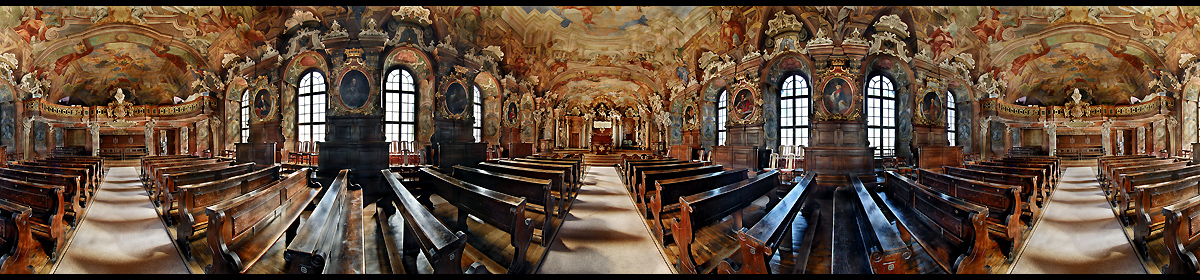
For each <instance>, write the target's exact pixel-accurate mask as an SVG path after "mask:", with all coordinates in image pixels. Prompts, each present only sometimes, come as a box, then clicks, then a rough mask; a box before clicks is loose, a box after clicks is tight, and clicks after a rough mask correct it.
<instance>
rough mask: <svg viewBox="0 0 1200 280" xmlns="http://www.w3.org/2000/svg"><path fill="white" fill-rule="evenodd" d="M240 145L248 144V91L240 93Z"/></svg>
mask: <svg viewBox="0 0 1200 280" xmlns="http://www.w3.org/2000/svg"><path fill="white" fill-rule="evenodd" d="M240 120H242V143H250V90H249V89H247V90H246V92H243V93H242V118H241V119H240Z"/></svg>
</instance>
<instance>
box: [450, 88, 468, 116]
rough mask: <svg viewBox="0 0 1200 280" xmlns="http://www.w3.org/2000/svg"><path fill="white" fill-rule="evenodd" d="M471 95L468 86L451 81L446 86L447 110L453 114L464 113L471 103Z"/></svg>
mask: <svg viewBox="0 0 1200 280" xmlns="http://www.w3.org/2000/svg"><path fill="white" fill-rule="evenodd" d="M468 103H469V97H468V96H467V88H466V87H463V85H462V84H460V83H451V84H450V86H449V87H446V104H445V106H446V110H447V111H449V112H450V113H451V114H455V115H457V114H462V113H463V112H466V111H467V106H468V105H470V104H468Z"/></svg>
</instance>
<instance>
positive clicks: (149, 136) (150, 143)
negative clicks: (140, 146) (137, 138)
mask: <svg viewBox="0 0 1200 280" xmlns="http://www.w3.org/2000/svg"><path fill="white" fill-rule="evenodd" d="M156 123H157V122H156V121H154V119H150V121H147V122H146V127H145V128H146V137H145V139H146V154H148V155H152V156H153V155H155V154H157V153H158V149H156V148H155V145H154V125H155V124H156Z"/></svg>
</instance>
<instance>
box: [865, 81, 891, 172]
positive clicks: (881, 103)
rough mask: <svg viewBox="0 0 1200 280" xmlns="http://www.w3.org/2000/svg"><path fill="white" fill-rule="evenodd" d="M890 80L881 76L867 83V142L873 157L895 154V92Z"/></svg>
mask: <svg viewBox="0 0 1200 280" xmlns="http://www.w3.org/2000/svg"><path fill="white" fill-rule="evenodd" d="M894 88H895V87H894V86H893V85H892V80H891V79H888V78H887V77H884V76H882V75H876V76H874V77H871V80H870V82H867V92H866V96H867V141H870V142H871V143H870V145H871V146H872V147H875V156H892V155H895V154H896V91H895V90H894Z"/></svg>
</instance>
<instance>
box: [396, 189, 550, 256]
mask: <svg viewBox="0 0 1200 280" xmlns="http://www.w3.org/2000/svg"><path fill="white" fill-rule="evenodd" d="M417 176H418V177H419V178H420V179H418V181H417V182H414V184H419V185H424V186H423V187H421V188H424V189H431V190H433V191H434V192H435V193H437V195H438V196H440V197H442V199H445V200H446V201H447V202H449V203H450V204H451V205H454V207H455V208H457V209H458V213H457V215H458V217H457V218H456V219H455V222H456V224H455V225H454V228H455V229H457V230H460V231H466V232H472V231H471V230H470V229H468V228H467V220H468V219H469V218H468V217H467V215H471V216H475V217H476V218H479V220H481V221H483V223H485V224H487V225H490V226H492V227H495V228H496V229H498V230H500V231H503V232H504V233H507V234H508V235H509V242H508V246H510V247H511V249H512V254H511V256H512V260H508V261H507V265H505V268H506V269H507V270H508V271H506V273H508V274H524V273H528V272H529V271H530V270H531V269H532V267H531V265H530V263H529V260H528V259H527V256H526V255H527V252H528V251H529V245H530V244H531V242H532V240H533V228H534V225H533V220H531V219H527V218H525V213H526V212H525V199H524V198H519V197H514V196H511V195H507V194H504V193H501V192H497V191H493V190H489V189H485V188H481V187H479V186H476V185H474V184H471V183H467V182H462V181H459V180H458V179H454V178H453V177H450V176H449V175H446V174H442V173H441V172H437V171H434V170H432V169H429V168H421V170H420V171H418V173H417ZM506 249H507V248H506ZM506 255H507V254H506ZM493 261H496V262H497V263H500V264H502V265H504V263H506V261H505V260H497V259H493Z"/></svg>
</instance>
